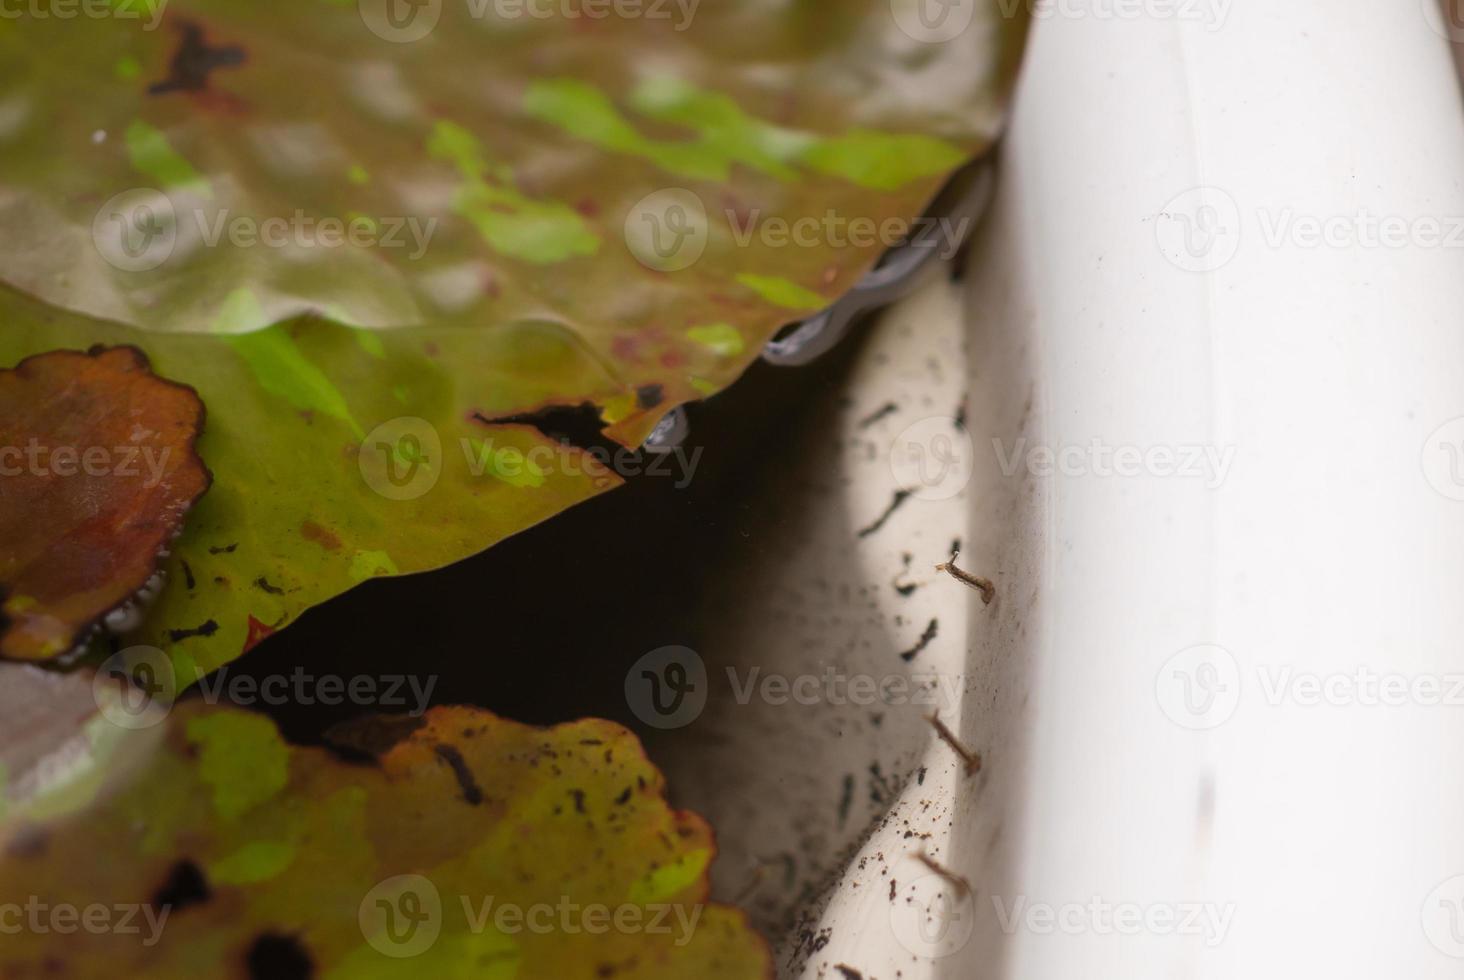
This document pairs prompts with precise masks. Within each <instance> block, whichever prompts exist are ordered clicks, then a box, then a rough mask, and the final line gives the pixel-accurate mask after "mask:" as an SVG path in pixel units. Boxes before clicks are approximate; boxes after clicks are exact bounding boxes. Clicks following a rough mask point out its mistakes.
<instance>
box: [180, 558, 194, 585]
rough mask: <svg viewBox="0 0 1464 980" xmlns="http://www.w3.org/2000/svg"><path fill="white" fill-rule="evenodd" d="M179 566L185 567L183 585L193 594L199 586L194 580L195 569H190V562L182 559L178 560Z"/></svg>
mask: <svg viewBox="0 0 1464 980" xmlns="http://www.w3.org/2000/svg"><path fill="white" fill-rule="evenodd" d="M178 564H180V565H182V566H183V584H184V585H185V586H187V587H188V591H189V592H192V591H193V590H194V589H195V588H196V587H197V586H198V583H197V582H196V581H194V578H193V569H192V568H190V567H189V565H188V562H186V561H184V560H183V559H181V558H180V559H179V560H178Z"/></svg>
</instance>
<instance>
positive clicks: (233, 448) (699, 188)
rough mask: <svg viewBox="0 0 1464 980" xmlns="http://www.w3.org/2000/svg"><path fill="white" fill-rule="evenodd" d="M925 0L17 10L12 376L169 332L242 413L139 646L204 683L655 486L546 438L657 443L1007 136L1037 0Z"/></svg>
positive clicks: (207, 443) (3, 73) (0, 214)
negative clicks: (553, 11) (587, 10)
mask: <svg viewBox="0 0 1464 980" xmlns="http://www.w3.org/2000/svg"><path fill="white" fill-rule="evenodd" d="M902 3H904V0H900V2H899V3H895V4H893V5H892V3H891V2H890V0H844V2H839V3H827V4H825V3H819V4H812V3H790V4H773V5H767V4H756V5H754V4H715V5H713V4H704V5H695V4H692V5H687V7H686V8H682V7H677V6H676V5H660V6H659V7H658V9H660V10H662V11H670V12H672V13H673V14H675V13H676V12H677V11H683V9H684V12H685V15H686V16H684V17H683V16H680V15H677V16H660V17H658V16H649V15H648V16H645V17H621V16H615V17H609V18H582V17H565V16H560V15H555V16H553V17H549V18H547V19H541V18H539V17H536V16H523V15H522V14H520V15H519V16H512V15H511V14H505V11H508V10H509V9H510V8H511V7H513V5H500V4H491V3H490V4H482V3H457V2H451V3H442V4H410V5H403V4H391V3H389V2H384V0H362V2H360V3H359V4H357V3H324V2H309V3H294V4H272V3H256V4H239V3H232V2H230V3H225V2H223V0H172V2H170V3H168V4H166V5H161V4H159V5H153V6H147V5H142V4H138V5H121V6H123V7H125V8H126V9H127V10H129V11H138V12H140V16H135V17H127V16H121V15H120V13H119V15H118V16H116V17H105V18H75V19H68V20H64V21H62V20H59V19H55V18H51V19H40V18H27V19H23V20H20V21H14V22H7V25H8V26H6V27H5V29H0V92H4V93H5V94H4V95H3V96H0V221H3V222H4V225H5V227H6V230H7V234H6V236H5V238H4V240H3V241H0V280H3V281H4V282H5V283H8V284H9V286H10V287H13V289H11V290H0V316H3V318H4V322H5V323H6V329H5V330H4V331H3V332H0V364H9V363H14V362H15V361H16V360H18V359H20V358H21V357H24V356H26V355H28V354H31V353H34V352H36V351H40V350H46V349H50V348H54V347H57V346H80V347H86V346H89V345H90V344H93V343H99V342H101V343H130V344H136V345H138V346H139V347H141V348H143V349H145V350H146V351H147V352H148V354H149V355H150V357H151V358H152V360H153V363H154V364H156V365H157V366H158V369H159V370H160V371H162V372H164V373H165V374H167V375H168V376H170V377H176V378H179V379H182V380H184V381H186V382H188V383H189V384H191V385H193V386H194V387H195V388H196V389H197V390H198V391H199V392H200V394H201V395H202V397H203V398H204V400H205V401H206V402H207V403H208V405H209V406H210V430H209V432H208V433H207V434H206V436H205V439H204V443H203V446H202V450H203V452H204V454H205V456H206V457H207V458H208V459H209V462H210V466H211V467H212V469H213V470H214V473H215V475H216V478H217V481H216V486H215V488H214V490H213V492H211V493H210V494H209V496H208V497H207V498H206V499H205V500H204V501H203V503H202V505H201V506H200V507H199V508H198V509H197V511H196V512H195V514H194V515H193V517H192V518H191V519H190V522H189V526H188V530H187V532H186V533H185V535H184V537H183V538H182V539H180V541H179V542H178V544H177V547H176V549H175V553H174V557H173V559H172V561H171V562H170V565H169V573H170V578H169V581H170V583H171V585H170V588H169V589H168V590H167V592H166V593H165V594H164V595H163V597H162V599H161V601H160V602H159V603H158V605H157V606H156V607H155V609H154V611H153V612H152V614H151V615H150V617H149V619H148V621H147V622H146V623H145V624H144V625H143V627H142V629H141V631H140V632H138V633H137V634H136V635H134V636H133V637H131V639H132V640H134V641H135V642H143V643H149V644H152V645H156V646H159V647H162V648H164V649H166V650H167V651H168V652H169V654H170V655H171V656H172V657H173V659H174V661H175V663H176V665H177V666H178V668H179V670H180V675H181V677H182V678H183V679H184V680H187V679H190V678H191V677H192V676H194V674H193V671H194V670H195V669H196V670H199V671H208V670H211V669H213V668H216V667H218V666H219V665H221V664H223V663H226V662H228V661H229V660H231V659H233V658H234V657H237V656H238V655H239V654H240V653H241V652H242V651H244V650H245V649H247V648H248V647H249V646H250V645H251V644H252V643H253V642H256V641H257V640H258V638H259V637H260V636H262V635H265V633H266V632H267V631H268V630H274V629H279V628H282V627H283V626H285V625H286V624H287V623H289V622H290V621H291V620H292V619H294V618H295V617H296V616H298V615H299V614H300V613H301V612H302V611H303V610H305V609H307V608H309V607H310V606H312V605H314V604H316V603H319V602H321V601H324V600H325V599H327V598H329V597H331V596H334V595H337V594H339V593H340V592H342V591H344V590H346V589H348V588H350V587H351V586H352V585H354V584H356V583H357V582H359V581H360V580H361V579H363V578H366V577H371V576H374V575H396V574H406V573H410V572H417V571H422V570H426V569H431V568H436V567H440V566H442V565H445V564H448V563H451V562H453V561H457V560H459V559H461V558H463V557H466V556H468V555H470V554H473V553H475V552H477V551H480V550H482V549H483V548H486V547H488V546H490V545H492V544H494V543H495V542H497V541H499V540H501V539H503V538H504V537H506V536H507V535H510V534H513V533H516V532H518V531H520V530H522V529H524V528H526V527H528V526H530V525H532V524H534V523H536V522H538V521H541V520H544V519H546V518H548V517H550V516H552V515H554V514H556V513H558V512H559V511H561V510H563V509H564V508H566V507H568V506H571V505H572V504H575V503H578V502H580V501H583V500H585V499H587V498H589V497H591V496H593V495H594V494H596V493H599V492H601V491H604V490H607V489H610V488H612V487H614V486H617V485H619V483H620V482H621V481H620V479H619V477H617V476H616V475H615V474H614V473H613V472H609V471H608V470H606V469H605V468H604V466H603V465H601V464H600V463H599V462H597V461H596V460H595V459H594V458H592V457H591V456H590V455H589V454H588V453H587V450H590V449H592V448H593V446H592V445H591V440H586V439H580V440H579V442H578V444H577V445H576V446H564V445H562V444H561V443H560V442H559V441H558V440H556V439H554V438H551V437H550V436H549V435H546V434H545V433H544V432H543V431H541V429H540V428H536V427H535V426H534V423H535V422H542V421H543V419H542V416H543V413H544V412H545V411H546V410H550V409H554V410H570V411H578V412H579V413H580V416H581V417H582V419H587V420H588V424H587V426H586V427H587V428H588V429H589V431H590V432H591V434H594V429H595V428H596V427H603V435H604V436H605V438H606V439H607V440H609V441H610V442H611V443H613V444H620V445H623V446H626V447H634V446H639V445H640V444H641V443H642V442H643V441H644V439H645V438H646V436H647V435H648V434H649V433H650V431H651V430H652V429H653V427H654V426H655V425H656V423H657V422H658V421H660V419H661V418H662V417H663V416H664V415H665V414H666V413H667V412H668V411H670V410H671V409H672V408H674V407H675V406H677V405H680V404H682V403H685V402H687V401H691V400H695V399H699V398H702V397H705V396H707V395H709V394H712V393H715V392H716V391H718V390H720V389H721V388H723V387H725V386H726V385H727V384H729V383H731V382H732V381H733V380H734V379H735V378H736V377H737V376H738V375H739V374H740V373H741V372H742V370H743V369H744V368H745V367H746V366H747V365H748V364H749V363H750V362H751V360H752V359H753V358H755V357H756V356H757V355H758V352H759V351H760V349H761V348H762V346H763V344H764V343H765V341H766V340H767V339H768V338H769V337H770V336H772V335H773V334H774V333H775V332H776V331H777V330H778V329H779V328H780V327H781V326H783V325H785V324H786V323H787V322H788V321H790V320H795V319H798V318H800V317H804V316H808V315H810V314H812V313H814V312H816V311H817V309H818V307H820V306H822V305H825V304H827V303H830V302H832V301H833V300H834V299H836V298H837V297H838V296H840V295H841V294H842V293H844V292H845V291H847V290H848V289H849V288H850V286H851V285H852V284H853V283H855V282H856V281H857V280H858V279H859V277H860V276H861V275H862V274H864V272H866V271H867V270H868V269H869V268H870V267H871V265H872V264H873V263H874V262H875V261H876V260H877V259H878V257H879V256H880V255H881V254H882V253H883V252H884V251H885V249H886V248H887V247H889V246H890V245H893V244H896V243H897V240H898V238H899V237H900V230H901V229H903V228H907V227H908V223H909V222H910V220H911V219H913V218H914V217H916V216H917V215H918V214H919V213H920V212H921V210H922V208H924V207H925V205H926V204H927V202H928V201H929V200H930V199H931V198H932V197H933V196H934V195H935V193H936V192H937V190H938V189H939V188H940V187H941V186H942V184H943V183H944V182H945V181H946V180H947V178H948V177H949V175H950V173H951V172H952V170H953V169H955V168H956V167H958V166H959V165H960V164H961V163H962V162H963V161H965V160H968V159H970V158H972V157H975V156H977V155H979V154H981V153H984V152H985V151H986V150H987V149H988V148H989V147H990V145H991V143H992V141H993V139H994V138H995V136H996V134H997V132H998V130H999V128H1000V124H1001V119H1002V112H1003V105H1004V102H1005V99H1006V96H1007V93H1008V89H1009V87H1010V83H1011V79H1012V76H1013V74H1014V71H1015V67H1016V63H1017V56H1018V54H1019V52H1020V48H1021V40H1022V34H1023V30H1024V26H1025V20H1024V17H1025V14H1024V13H1022V11H1024V10H1025V5H1021V4H1019V5H1017V6H1016V7H1015V8H1013V11H1014V13H1013V14H1012V15H1006V14H1004V13H1003V10H1004V7H1005V6H1006V5H1003V4H1000V3H997V2H996V0H990V2H989V3H987V4H984V5H980V6H976V7H970V8H968V7H966V6H962V7H961V8H960V9H959V10H956V11H955V14H956V15H957V21H953V22H952V23H953V24H955V26H956V27H958V28H960V29H958V30H955V31H953V32H950V33H949V36H942V37H940V38H932V37H927V36H925V35H924V34H922V33H921V31H920V30H914V29H912V27H911V23H913V22H912V21H911V20H910V18H909V16H907V15H908V14H909V13H910V11H908V10H905V9H904V7H902V6H901V4H902ZM652 6H655V5H649V4H648V5H645V7H644V8H643V9H644V10H646V11H649V9H650V8H651V7H652ZM388 8H390V9H391V10H393V11H396V13H403V12H405V13H407V14H410V15H411V16H409V17H407V21H410V22H411V23H406V24H405V25H404V23H403V22H402V21H401V18H388V17H387V10H388ZM397 8H401V9H400V10H398V9H397ZM417 17H422V18H426V19H423V20H420V21H419V20H416V18H417ZM961 17H965V18H968V20H969V22H968V23H965V24H964V25H962V24H961V23H960V18H961ZM434 18H435V19H434ZM429 20H430V21H431V23H429V22H428V21H429ZM149 26H155V27H156V28H157V29H156V30H148V29H146V28H147V27H149ZM418 28H421V29H422V30H421V33H420V34H418V33H417V29H418ZM79 162H83V163H84V165H79ZM856 222H862V223H865V227H867V228H875V229H881V230H883V232H882V234H878V235H874V236H870V235H867V234H865V235H858V234H854V231H853V229H854V225H855V223H856ZM788 226H796V227H797V228H799V229H801V230H802V232H803V233H802V234H798V235H796V236H794V237H792V238H789V237H788V236H787V235H786V234H785V232H786V229H787V227H788ZM774 232H776V233H777V234H774ZM30 297H36V298H39V299H40V300H42V301H44V303H42V302H36V301H34V300H32V299H31V298H30ZM46 304H50V305H49V306H48V305H46ZM582 428H584V427H582ZM383 614H384V615H390V614H393V613H391V612H389V611H387V612H384V613H383Z"/></svg>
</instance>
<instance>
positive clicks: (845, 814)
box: [839, 773, 854, 827]
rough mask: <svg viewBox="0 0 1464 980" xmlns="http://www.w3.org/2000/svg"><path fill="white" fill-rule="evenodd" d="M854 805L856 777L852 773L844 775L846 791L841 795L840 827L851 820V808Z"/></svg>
mask: <svg viewBox="0 0 1464 980" xmlns="http://www.w3.org/2000/svg"><path fill="white" fill-rule="evenodd" d="M853 803H854V776H853V774H852V773H846V774H845V775H844V789H843V791H842V792H841V793H840V794H839V826H840V827H842V826H844V822H845V821H846V820H848V819H849V807H850V806H851V805H853Z"/></svg>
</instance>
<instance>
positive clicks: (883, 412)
mask: <svg viewBox="0 0 1464 980" xmlns="http://www.w3.org/2000/svg"><path fill="white" fill-rule="evenodd" d="M899 410H900V406H898V405H896V404H895V403H894V402H885V403H884V404H883V405H881V406H880V407H879V408H877V409H875V410H874V411H873V412H870V413H869V414H868V415H866V416H864V418H862V419H860V420H859V428H861V429H867V428H869V427H870V426H871V425H873V424H874V423H876V422H878V421H879V420H880V419H883V418H886V417H888V416H890V415H893V414H894V413H895V412H898V411H899Z"/></svg>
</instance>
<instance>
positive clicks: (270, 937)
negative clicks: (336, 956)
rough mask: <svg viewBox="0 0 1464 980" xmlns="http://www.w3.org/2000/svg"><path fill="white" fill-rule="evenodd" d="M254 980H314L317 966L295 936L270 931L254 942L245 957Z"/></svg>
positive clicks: (251, 978) (251, 979)
mask: <svg viewBox="0 0 1464 980" xmlns="http://www.w3.org/2000/svg"><path fill="white" fill-rule="evenodd" d="M244 963H245V965H246V966H247V967H248V969H249V977H250V980H310V977H311V976H313V975H314V973H315V964H313V963H312V962H311V961H310V954H309V953H308V952H306V951H305V947H304V945H302V944H301V942H300V940H298V939H296V938H295V937H294V936H282V935H280V934H279V933H274V932H266V933H264V934H263V935H261V936H260V937H259V938H258V939H256V940H254V945H252V946H250V947H249V952H248V953H247V954H246V955H245V957H244Z"/></svg>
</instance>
